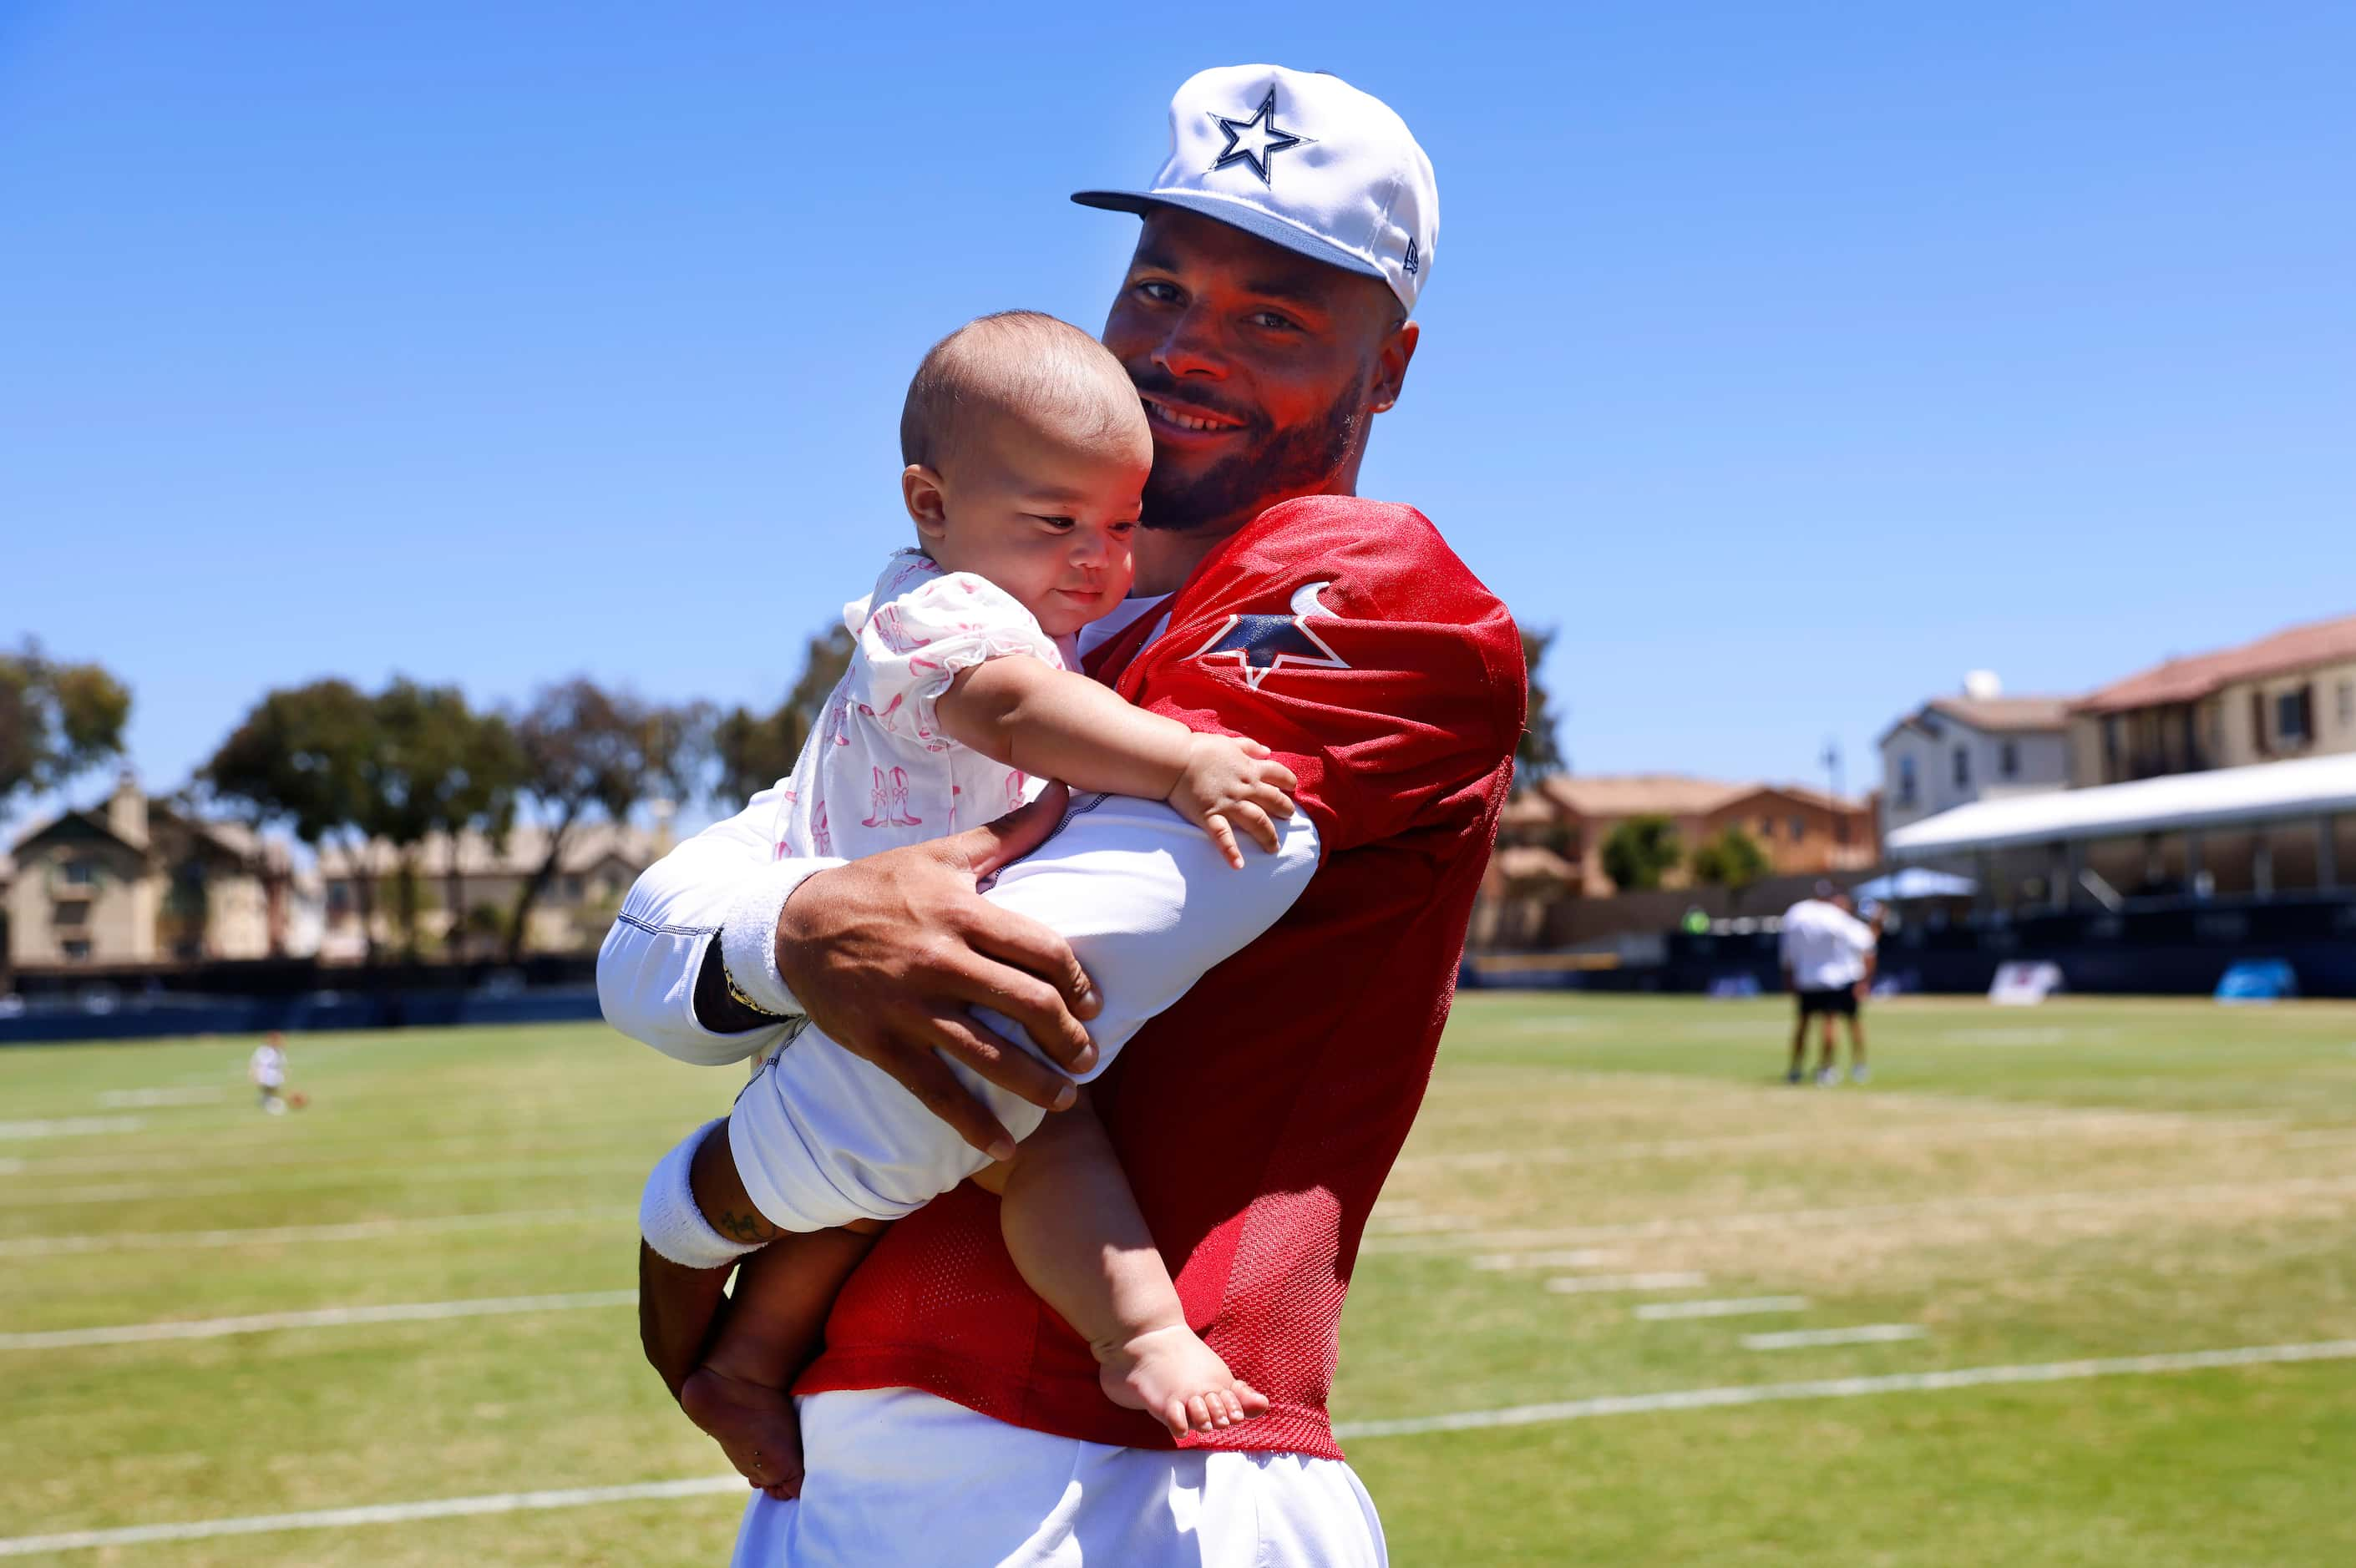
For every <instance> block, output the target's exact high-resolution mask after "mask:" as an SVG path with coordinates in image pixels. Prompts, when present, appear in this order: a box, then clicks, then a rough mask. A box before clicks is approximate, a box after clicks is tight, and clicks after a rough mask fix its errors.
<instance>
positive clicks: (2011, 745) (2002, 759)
mask: <svg viewBox="0 0 2356 1568" xmlns="http://www.w3.org/2000/svg"><path fill="white" fill-rule="evenodd" d="M1996 771H1997V773H2001V774H2003V775H2004V776H2005V777H2006V778H2008V779H2017V778H2019V776H2020V742H2019V741H2006V742H2005V743H2004V744H2003V745H2002V746H2001V747H1999V748H1998V749H1997V754H1996Z"/></svg>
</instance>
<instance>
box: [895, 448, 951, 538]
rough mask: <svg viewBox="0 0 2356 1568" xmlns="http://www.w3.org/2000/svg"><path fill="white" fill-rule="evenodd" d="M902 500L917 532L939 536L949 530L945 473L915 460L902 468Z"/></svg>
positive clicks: (927, 535) (931, 536)
mask: <svg viewBox="0 0 2356 1568" xmlns="http://www.w3.org/2000/svg"><path fill="white" fill-rule="evenodd" d="M900 499H901V500H902V501H903V502H905V503H906V505H907V507H908V517H909V519H910V520H911V521H913V522H914V523H915V524H916V532H918V533H919V534H922V535H923V536H924V537H925V538H926V539H938V538H940V537H941V536H942V535H943V534H945V533H947V532H948V526H949V523H948V495H947V493H946V492H945V491H944V490H943V488H942V485H941V476H940V475H938V474H937V473H936V472H934V471H933V470H932V469H930V468H927V467H926V466H925V465H924V464H921V463H911V464H908V466H907V467H905V468H903V469H902V470H900Z"/></svg>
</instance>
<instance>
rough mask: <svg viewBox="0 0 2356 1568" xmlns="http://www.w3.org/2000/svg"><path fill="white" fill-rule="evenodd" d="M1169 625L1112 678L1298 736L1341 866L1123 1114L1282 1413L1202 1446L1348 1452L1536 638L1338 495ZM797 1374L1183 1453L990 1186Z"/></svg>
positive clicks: (1214, 1319)
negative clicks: (1368, 1251)
mask: <svg viewBox="0 0 2356 1568" xmlns="http://www.w3.org/2000/svg"><path fill="white" fill-rule="evenodd" d="M1153 619H1158V617H1148V620H1149V621H1151V620H1153ZM1145 631H1146V627H1145V625H1143V624H1141V625H1140V626H1139V627H1137V628H1135V629H1134V633H1133V635H1124V636H1119V637H1116V638H1115V639H1113V641H1112V642H1110V643H1109V644H1108V645H1107V646H1106V648H1105V649H1103V650H1101V651H1102V653H1103V654H1104V655H1105V663H1106V667H1105V668H1104V669H1102V670H1101V671H1099V672H1098V673H1099V674H1100V675H1102V676H1103V677H1105V678H1108V679H1111V680H1112V681H1113V682H1114V683H1115V685H1116V686H1117V687H1118V688H1119V691H1120V692H1121V694H1122V695H1123V696H1125V697H1127V698H1129V699H1130V700H1132V701H1134V702H1136V703H1138V704H1139V705H1140V706H1141V707H1144V708H1147V709H1151V710H1153V711H1154V712H1157V713H1164V714H1168V715H1169V716H1170V717H1172V718H1173V719H1177V720H1182V721H1183V722H1184V723H1186V724H1188V725H1190V726H1192V727H1193V728H1194V729H1197V730H1207V731H1226V732H1228V733H1233V734H1245V735H1250V736H1252V737H1254V738H1256V739H1258V740H1259V741H1265V742H1266V743H1267V744H1268V745H1269V746H1270V747H1271V748H1273V749H1274V750H1275V752H1276V753H1277V755H1278V756H1279V757H1280V758H1281V759H1282V760H1283V762H1284V763H1286V765H1287V766H1289V767H1290V768H1291V769H1292V771H1293V772H1294V773H1297V774H1299V775H1300V778H1301V788H1300V790H1299V791H1298V793H1297V799H1298V800H1299V802H1300V804H1301V807H1302V808H1303V809H1304V810H1306V811H1307V812H1308V813H1309V814H1310V816H1311V817H1312V820H1314V821H1315V823H1316V825H1317V829H1318V833H1319V836H1320V838H1321V840H1322V842H1323V851H1324V859H1323V863H1322V864H1321V865H1320V867H1319V868H1318V870H1317V873H1316V875H1315V877H1314V878H1312V880H1311V882H1310V884H1309V888H1308V890H1307V891H1306V892H1304V893H1303V894H1302V895H1301V901H1299V902H1298V903H1297V904H1295V905H1294V906H1293V908H1292V909H1291V910H1290V912H1288V913H1287V914H1286V915H1285V916H1284V918H1283V919H1282V920H1280V921H1279V922H1278V923H1277V924H1276V925H1275V926H1273V927H1272V928H1270V929H1269V931H1268V932H1267V933H1265V934H1263V935H1262V936H1261V937H1260V938H1259V939H1258V941H1256V942H1254V943H1253V944H1251V945H1250V946H1249V947H1248V948H1246V949H1245V950H1244V951H1243V952H1241V953H1238V954H1237V955H1235V956H1234V957H1232V958H1230V959H1228V960H1227V961H1226V963H1225V964H1222V965H1219V966H1218V967H1217V968H1215V969H1214V970H1212V971H1211V973H1210V974H1209V975H1208V976H1205V978H1204V979H1203V980H1202V982H1201V983H1200V984H1198V985H1197V986H1196V987H1194V990H1193V991H1191V992H1189V993H1188V994H1187V996H1186V997H1184V998H1183V1000H1182V1001H1180V1002H1179V1003H1178V1005H1177V1006H1176V1007H1174V1008H1171V1009H1170V1010H1169V1011H1168V1012H1166V1013H1163V1014H1162V1016H1161V1017H1160V1018H1158V1019H1154V1020H1153V1021H1152V1022H1151V1023H1149V1024H1147V1025H1146V1026H1145V1028H1144V1029H1143V1030H1142V1031H1141V1032H1140V1033H1139V1034H1138V1035H1137V1036H1136V1038H1135V1039H1134V1040H1131V1041H1130V1045H1129V1048H1128V1049H1127V1051H1124V1052H1123V1053H1122V1055H1121V1058H1120V1060H1119V1061H1118V1062H1116V1063H1115V1064H1114V1066H1113V1067H1112V1069H1111V1070H1110V1071H1109V1072H1107V1073H1106V1074H1105V1076H1104V1077H1103V1079H1102V1080H1101V1081H1100V1082H1099V1083H1098V1085H1097V1087H1096V1090H1095V1095H1096V1104H1097V1108H1098V1113H1099V1114H1100V1115H1102V1117H1103V1119H1104V1122H1105V1125H1106V1126H1107V1128H1108V1129H1109V1131H1110V1133H1111V1136H1112V1141H1113V1144H1114V1146H1115V1147H1117V1148H1118V1149H1119V1153H1120V1161H1121V1165H1122V1168H1124V1169H1125V1170H1126V1171H1127V1172H1128V1174H1129V1179H1130V1185H1131V1186H1132V1187H1134V1188H1135V1189H1136V1191H1137V1200H1138V1203H1139V1205H1140V1206H1141V1208H1142V1210H1143V1211H1144V1214H1145V1218H1146V1221H1147V1222H1148V1223H1149V1224H1150V1225H1151V1227H1152V1231H1153V1235H1154V1239H1155V1241H1156V1242H1157V1243H1159V1245H1160V1246H1161V1249H1162V1255H1163V1256H1164V1257H1165V1258H1167V1259H1168V1260H1169V1262H1170V1265H1171V1272H1172V1274H1173V1276H1174V1277H1175V1278H1176V1280H1177V1284H1178V1294H1179V1296H1180V1299H1181V1300H1182V1301H1183V1303H1184V1305H1185V1309H1186V1319H1187V1321H1188V1322H1189V1323H1191V1324H1192V1325H1194V1328H1195V1329H1196V1330H1197V1331H1198V1332H1200V1333H1201V1334H1202V1335H1203V1337H1204V1338H1205V1339H1206V1340H1208V1341H1209V1343H1210V1345H1211V1347H1212V1348H1213V1349H1215V1350H1217V1351H1218V1352H1219V1353H1220V1354H1221V1355H1222V1356H1224V1357H1226V1361H1227V1364H1228V1365H1229V1366H1230V1367H1232V1368H1234V1369H1235V1371H1236V1372H1237V1375H1239V1376H1241V1377H1243V1378H1244V1379H1246V1380H1247V1381H1249V1382H1250V1383H1251V1384H1252V1385H1253V1386H1254V1387H1256V1388H1258V1389H1259V1390H1261V1391H1262V1392H1265V1393H1266V1394H1268V1396H1269V1399H1270V1400H1271V1401H1273V1402H1274V1408H1273V1410H1272V1411H1271V1412H1270V1413H1269V1414H1268V1415H1267V1416H1265V1417H1263V1418H1261V1419H1258V1420H1256V1421H1250V1422H1247V1423H1245V1424H1242V1425H1241V1426H1238V1427H1236V1428H1233V1429H1232V1430H1230V1431H1228V1432H1226V1433H1220V1434H1216V1435H1211V1436H1207V1437H1193V1436H1190V1437H1188V1438H1185V1439H1183V1442H1184V1444H1185V1445H1187V1446H1204V1447H1218V1448H1245V1449H1278V1450H1288V1451H1292V1452H1298V1453H1302V1454H1310V1455H1316V1456H1327V1457H1333V1456H1338V1455H1339V1454H1340V1452H1341V1450H1340V1449H1339V1448H1338V1447H1337V1446H1336V1445H1335V1444H1334V1441H1333V1426H1332V1424H1331V1422H1330V1421H1329V1420H1328V1418H1327V1416H1326V1412H1325V1400H1326V1393H1327V1391H1328V1390H1329V1389H1330V1388H1331V1386H1332V1383H1333V1369H1334V1361H1335V1357H1336V1351H1337V1338H1336V1335H1337V1330H1338V1327H1339V1322H1340V1317H1341V1311H1342V1296H1343V1293H1344V1290H1345V1289H1346V1288H1347V1287H1348V1285H1349V1278H1350V1269H1351V1265H1352V1264H1353V1262H1354V1261H1355V1258H1356V1255H1357V1250H1358V1240H1359V1236H1360V1234H1361V1232H1363V1231H1364V1230H1365V1222H1366V1215H1367V1212H1368V1211H1369V1210H1371V1209H1372V1208H1373V1207H1374V1202H1375V1196H1376V1192H1377V1191H1378V1190H1379V1189H1381V1187H1382V1183H1383V1179H1384V1177H1385V1176H1386V1175H1387V1174H1388V1172H1389V1170H1390V1167H1391V1162H1392V1161H1393V1160H1394V1159H1395V1158H1396V1157H1398V1150H1399V1146H1400V1144H1401V1143H1403V1142H1404V1141H1405V1140H1406V1137H1407V1133H1408V1125H1409V1124H1410V1123H1411V1122H1412V1121H1413V1120H1414V1118H1415V1112H1416V1107H1417V1106H1418V1104H1419V1103H1420V1102H1421V1100H1422V1098H1423V1092H1424V1086H1425V1084H1426V1083H1428V1082H1429V1081H1430V1075H1431V1062H1432V1055H1433V1052H1434V1051H1435V1050H1436V1049H1437V1047H1438V1045H1439V1041H1440V1027H1441V1025H1442V1024H1443V1023H1444V1022H1445V1021H1446V1019H1447V1016H1448V1007H1449V1002H1450V999H1451V996H1452V995H1453V993H1454V988H1455V978H1456V966H1457V963H1458V961H1459V959H1460V958H1461V957H1462V952H1463V945H1464V929H1465V924H1466V922H1467V920H1468V919H1469V917H1470V914H1471V911H1472V896H1473V892H1474V891H1475V890H1476V889H1477V888H1478V886H1479V884H1480V881H1481V873H1482V870H1483V867H1484V866H1485V864H1486V863H1487V860H1488V856H1489V849H1490V846H1491V844H1492V842H1493V841H1494V838H1495V837H1496V827H1497V813H1498V810H1499V808H1500V807H1501V806H1502V805H1504V803H1505V795H1506V792H1507V790H1508V788H1509V787H1510V785H1511V783H1512V778H1513V755H1514V745H1515V738H1516V737H1517V736H1518V735H1519V733H1520V731H1521V727H1522V717H1523V707H1524V700H1525V694H1526V682H1525V676H1524V671H1523V667H1522V648H1521V639H1520V636H1519V634H1518V633H1517V632H1516V631H1515V627H1514V624H1513V621H1512V619H1511V617H1509V616H1508V615H1507V614H1506V613H1505V606H1504V605H1503V604H1501V603H1498V602H1497V599H1496V597H1495V596H1494V594H1492V593H1490V592H1489V591H1488V590H1487V589H1485V588H1483V586H1482V585H1481V583H1480V582H1479V581H1477V580H1476V579H1475V578H1474V577H1473V576H1472V573H1471V572H1470V571H1467V570H1466V569H1465V567H1464V563H1463V562H1462V561H1460V560H1457V559H1456V556H1455V553H1454V552H1453V551H1451V549H1449V548H1448V546H1447V545H1446V544H1445V543H1443V542H1442V541H1441V539H1440V535H1439V533H1438V532H1437V530H1435V529H1434V528H1432V526H1431V524H1430V522H1429V521H1427V520H1426V519H1425V518H1424V517H1423V516H1422V514H1421V513H1419V512H1417V511H1415V510H1413V509H1412V508H1410V507H1396V506H1387V505H1384V504H1382V503H1379V502H1375V501H1366V500H1360V499H1357V498H1355V497H1352V496H1313V497H1311V498H1308V499H1305V500H1299V501H1290V502H1287V503H1285V504H1284V505H1282V506H1280V507H1271V508H1270V509H1269V510H1268V511H1267V512H1264V513H1262V514H1261V515H1260V516H1259V517H1258V518H1257V519H1255V520H1254V521H1253V522H1252V523H1251V524H1250V525H1249V526H1248V527H1247V528H1244V529H1243V530H1242V531H1241V532H1239V533H1237V535H1235V536H1234V537H1233V538H1232V539H1228V540H1226V542H1225V543H1223V544H1222V545H1220V546H1219V547H1218V549H1216V550H1215V551H1214V552H1213V553H1212V555H1211V556H1210V557H1209V558H1208V559H1207V560H1205V561H1204V562H1203V564H1202V566H1201V567H1199V568H1198V569H1197V570H1196V571H1195V572H1194V575H1193V576H1192V577H1191V578H1189V579H1188V580H1187V582H1186V584H1185V586H1184V587H1183V588H1182V589H1180V590H1179V591H1178V592H1177V593H1176V594H1175V595H1173V598H1172V600H1171V603H1170V625H1169V629H1168V630H1167V631H1165V632H1164V633H1162V635H1161V637H1160V638H1159V639H1158V640H1156V641H1155V642H1154V643H1153V644H1152V645H1151V646H1149V647H1147V648H1145V650H1144V651H1143V652H1142V653H1138V652H1137V651H1136V645H1137V644H1138V643H1140V642H1141V641H1142V640H1143V637H1144V633H1145ZM797 1386H798V1392H803V1393H812V1392H819V1391H822V1390H828V1389H864V1388H893V1387H911V1388H918V1389H923V1390H926V1392H931V1393H935V1394H938V1395H940V1396H941V1397H943V1398H946V1399H949V1400H953V1401H955V1402H956V1403H959V1404H962V1405H965V1406H967V1407H969V1408H970V1409H973V1410H977V1411H980V1412H981V1413H984V1414H986V1415H991V1416H995V1417H997V1418H998V1419H1000V1420H1001V1421H1007V1422H1012V1423H1013V1424H1016V1425H1018V1426H1025V1427H1031V1428H1033V1429H1035V1430H1038V1431H1042V1432H1049V1433H1055V1434H1058V1435H1065V1436H1069V1437H1078V1438H1087V1439H1090V1440H1092V1441H1096V1442H1100V1443H1113V1444H1121V1445H1128V1446H1132V1447H1168V1446H1171V1440H1170V1438H1169V1436H1168V1435H1167V1434H1166V1433H1165V1432H1164V1431H1163V1429H1162V1426H1161V1424H1159V1423H1158V1422H1156V1421H1153V1420H1152V1419H1151V1418H1150V1417H1147V1416H1145V1415H1143V1414H1141V1413H1138V1412H1135V1411H1129V1410H1122V1409H1119V1408H1118V1407H1117V1406H1115V1405H1113V1404H1111V1403H1108V1401H1107V1400H1106V1399H1105V1396H1104V1393H1103V1392H1102V1391H1101V1390H1100V1388H1099V1387H1098V1382H1097V1371H1096V1363H1095V1362H1094V1360H1092V1359H1091V1358H1090V1357H1089V1355H1088V1351H1087V1346H1086V1345H1085V1344H1084V1343H1083V1342H1082V1341H1081V1340H1080V1339H1078V1337H1077V1336H1076V1335H1075V1334H1074V1333H1073V1332H1072V1331H1071V1329H1070V1328H1068V1327H1066V1325H1065V1323H1064V1322H1063V1320H1062V1319H1061V1318H1059V1317H1056V1316H1055V1313H1054V1312H1053V1311H1052V1310H1050V1309H1049V1308H1048V1307H1046V1306H1045V1305H1044V1304H1043V1303H1042V1302H1041V1301H1040V1300H1039V1299H1038V1297H1037V1296H1033V1294H1032V1293H1031V1291H1030V1289H1029V1287H1028V1286H1026V1285H1024V1284H1023V1279H1022V1276H1021V1275H1018V1274H1017V1273H1016V1272H1015V1269H1014V1264H1013V1263H1012V1260H1011V1259H1010V1258H1009V1257H1008V1256H1007V1253H1006V1248H1005V1245H1004V1244H1003V1243H1002V1242H1001V1240H1000V1237H999V1227H998V1200H996V1199H995V1198H992V1197H991V1196H990V1195H989V1194H988V1193H985V1192H983V1191H982V1190H980V1189H979V1188H977V1187H975V1186H973V1185H972V1184H971V1183H967V1184H966V1185H964V1186H961V1187H959V1188H958V1189H956V1190H955V1191H953V1192H950V1193H948V1194H946V1195H944V1196H943V1197H941V1198H939V1199H937V1200H935V1201H934V1202H933V1203H931V1204H929V1205H927V1206H926V1208H924V1209H922V1210H920V1211H917V1212H916V1213H915V1214H913V1215H911V1216H909V1217H908V1218H907V1219H905V1220H902V1221H899V1222H898V1223H897V1224H895V1225H894V1226H893V1227H892V1229H891V1231H890V1232H889V1233H888V1234H886V1235H885V1236H884V1237H883V1240H882V1241H881V1242H880V1243H877V1245H876V1247H875V1249H874V1251H873V1252H872V1253H869V1255H868V1257H867V1259H866V1261H865V1262H864V1263H863V1264H861V1265H860V1268H859V1270H858V1272H857V1273H856V1274H854V1275H852V1276H851V1281H850V1283H849V1284H848V1285H846V1286H845V1287H844V1289H843V1291H842V1294H841V1297H840V1298H839V1299H838V1300H837V1302H836V1303H835V1307H834V1312H833V1316H832V1317H831V1318H830V1321H829V1322H828V1325H827V1348H826V1350H825V1352H824V1353H823V1354H822V1355H821V1356H820V1357H819V1360H817V1361H816V1362H815V1363H814V1364H813V1365H812V1366H811V1367H810V1369H809V1371H807V1372H806V1373H805V1374H804V1375H803V1377H802V1379H801V1381H800V1382H799V1383H798V1385H797Z"/></svg>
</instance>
